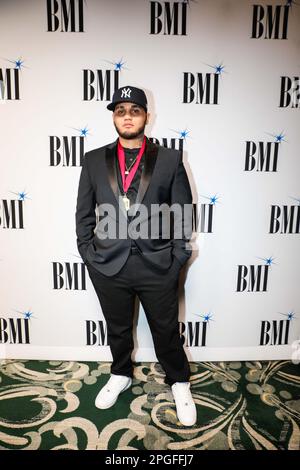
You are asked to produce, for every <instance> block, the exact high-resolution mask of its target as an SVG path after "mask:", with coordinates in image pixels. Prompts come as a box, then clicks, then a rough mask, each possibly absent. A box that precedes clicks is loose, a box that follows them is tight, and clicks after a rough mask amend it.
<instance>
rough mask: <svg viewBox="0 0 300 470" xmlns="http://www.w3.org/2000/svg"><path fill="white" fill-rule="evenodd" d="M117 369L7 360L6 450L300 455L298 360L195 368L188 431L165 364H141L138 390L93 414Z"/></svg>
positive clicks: (2, 379)
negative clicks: (194, 409) (194, 410)
mask: <svg viewBox="0 0 300 470" xmlns="http://www.w3.org/2000/svg"><path fill="white" fill-rule="evenodd" d="M110 365H111V364H110V363H108V362H71V361H31V360H30V361H29V360H12V359H10V360H1V361H0V449H1V450H4V449H16V450H23V449H26V450H27V449H33V450H35V449H39V450H43V449H71V450H72V449H74V450H89V449H91V450H96V449H98V450H102V449H103V450H104V449H105V450H117V449H124V450H126V449H137V450H139V449H147V450H169V451H171V450H176V451H178V450H192V449H194V450H205V449H214V450H217V449H232V450H234V449H237V450H244V449H247V450H248V449H268V450H271V449H274V450H280V449H288V450H299V449H300V430H299V426H300V366H299V365H296V364H293V363H292V362H290V361H261V362H204V363H202V362H201V363H200V362H193V363H190V366H191V371H192V376H191V380H190V381H191V391H192V394H193V397H194V399H195V402H196V405H197V412H198V421H197V424H195V425H194V426H193V427H190V428H189V427H184V426H182V425H181V424H180V423H179V422H178V420H177V417H176V413H175V403H174V400H173V396H172V393H171V389H170V387H169V386H168V385H165V384H164V373H163V370H162V368H161V366H160V365H159V364H158V363H148V362H147V363H136V364H134V366H135V368H134V380H133V385H132V388H129V389H128V390H126V391H125V392H123V393H121V394H120V396H119V399H118V401H117V403H116V404H115V405H114V406H113V407H112V408H110V409H108V410H98V409H97V408H95V406H94V400H95V397H96V395H97V393H98V391H99V390H100V388H101V387H102V386H103V385H104V384H105V383H106V382H107V380H108V378H109V374H110Z"/></svg>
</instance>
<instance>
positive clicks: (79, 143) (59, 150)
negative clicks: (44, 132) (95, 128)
mask: <svg viewBox="0 0 300 470" xmlns="http://www.w3.org/2000/svg"><path fill="white" fill-rule="evenodd" d="M73 129H74V130H76V131H77V132H78V133H79V135H73V136H71V137H70V136H67V135H64V136H56V135H51V136H49V154H50V155H49V161H50V166H52V167H54V166H59V165H61V166H67V167H70V166H81V165H82V163H83V158H84V140H85V138H86V137H87V135H89V129H88V128H87V126H85V127H83V128H79V129H77V128H73Z"/></svg>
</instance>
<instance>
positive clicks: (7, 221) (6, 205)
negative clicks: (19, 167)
mask: <svg viewBox="0 0 300 470" xmlns="http://www.w3.org/2000/svg"><path fill="white" fill-rule="evenodd" d="M11 192H14V191H11ZM15 194H17V195H18V196H19V198H18V199H2V200H0V228H3V229H23V228H24V201H25V199H29V198H28V196H27V193H25V191H22V192H19V193H15Z"/></svg>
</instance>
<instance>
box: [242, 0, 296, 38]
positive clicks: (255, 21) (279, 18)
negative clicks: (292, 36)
mask: <svg viewBox="0 0 300 470" xmlns="http://www.w3.org/2000/svg"><path fill="white" fill-rule="evenodd" d="M293 4H294V5H297V3H296V2H294V1H293V0H287V1H286V2H285V5H253V12H252V34H251V38H253V39H260V38H263V39H287V33H288V22H289V13H290V10H291V9H292V5H293Z"/></svg>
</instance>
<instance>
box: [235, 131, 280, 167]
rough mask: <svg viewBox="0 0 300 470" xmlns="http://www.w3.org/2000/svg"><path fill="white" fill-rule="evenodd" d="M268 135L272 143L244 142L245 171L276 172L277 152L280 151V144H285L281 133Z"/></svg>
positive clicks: (261, 141)
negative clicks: (271, 138)
mask: <svg viewBox="0 0 300 470" xmlns="http://www.w3.org/2000/svg"><path fill="white" fill-rule="evenodd" d="M269 135H271V136H272V137H273V140H272V141H270V140H269V141H263V140H260V141H258V142H255V141H253V140H248V141H246V150H245V168H244V170H245V171H253V170H255V171H256V172H276V171H277V166H278V157H279V150H281V145H282V142H285V140H284V137H285V135H284V134H283V133H282V132H280V133H279V134H269Z"/></svg>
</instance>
